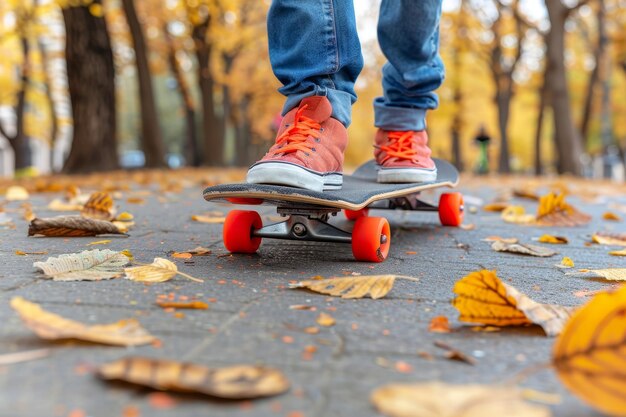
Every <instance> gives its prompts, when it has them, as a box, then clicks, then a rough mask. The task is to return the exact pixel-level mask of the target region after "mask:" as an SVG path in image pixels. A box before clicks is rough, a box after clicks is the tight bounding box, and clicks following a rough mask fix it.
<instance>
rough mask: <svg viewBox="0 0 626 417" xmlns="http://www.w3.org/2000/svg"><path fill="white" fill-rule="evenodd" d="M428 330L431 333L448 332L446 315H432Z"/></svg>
mask: <svg viewBox="0 0 626 417" xmlns="http://www.w3.org/2000/svg"><path fill="white" fill-rule="evenodd" d="M428 331H429V332H433V333H450V323H449V322H448V318H447V317H446V316H437V317H433V318H432V319H431V320H430V325H429V326H428Z"/></svg>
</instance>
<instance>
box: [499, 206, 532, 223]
mask: <svg viewBox="0 0 626 417" xmlns="http://www.w3.org/2000/svg"><path fill="white" fill-rule="evenodd" d="M500 216H501V217H502V219H503V220H504V221H505V222H507V223H518V224H527V223H532V222H534V221H535V216H533V215H532V214H526V210H525V209H524V207H522V206H509V207H507V208H506V209H504V210H503V211H502V214H501V215H500Z"/></svg>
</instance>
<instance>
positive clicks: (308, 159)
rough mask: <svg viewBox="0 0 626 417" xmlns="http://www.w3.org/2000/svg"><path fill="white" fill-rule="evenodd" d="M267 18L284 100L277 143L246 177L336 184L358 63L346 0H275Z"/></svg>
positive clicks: (358, 52) (321, 186) (291, 183)
mask: <svg viewBox="0 0 626 417" xmlns="http://www.w3.org/2000/svg"><path fill="white" fill-rule="evenodd" d="M267 25H268V35H269V36H268V37H269V46H270V60H271V61H272V69H273V70H274V74H276V77H277V78H278V79H279V80H280V81H281V82H282V83H283V87H282V88H280V90H279V91H280V92H281V93H282V94H284V95H285V96H286V97H287V100H286V103H285V107H284V109H283V115H284V118H283V120H282V122H281V125H280V128H279V129H278V134H277V137H276V143H275V144H274V145H273V146H272V147H271V148H270V150H269V151H268V153H267V154H266V155H265V156H264V157H263V158H262V159H261V160H260V161H258V162H257V163H255V164H254V165H252V166H251V167H250V169H249V170H248V174H247V176H246V181H247V182H250V183H263V184H267V183H269V184H279V185H289V186H294V187H301V188H307V189H311V190H315V191H322V190H324V189H338V188H341V185H342V184H343V175H342V172H343V155H344V151H345V148H346V145H347V142H348V135H347V126H348V125H349V124H350V119H351V111H352V104H353V103H354V101H355V100H356V94H355V92H354V83H355V81H356V78H357V76H358V75H359V73H360V71H361V69H362V67H363V58H362V56H361V47H360V43H359V39H358V36H357V31H356V22H355V17H354V6H353V4H352V0H274V1H273V2H272V5H271V7H270V11H269V14H268V20H267Z"/></svg>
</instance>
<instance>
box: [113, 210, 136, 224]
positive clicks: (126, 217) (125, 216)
mask: <svg viewBox="0 0 626 417" xmlns="http://www.w3.org/2000/svg"><path fill="white" fill-rule="evenodd" d="M134 218H135V216H133V215H132V214H130V213H129V212H127V211H123V212H121V213H120V214H118V215H117V217H116V218H115V220H117V221H118V222H129V221H131V220H133V219H134Z"/></svg>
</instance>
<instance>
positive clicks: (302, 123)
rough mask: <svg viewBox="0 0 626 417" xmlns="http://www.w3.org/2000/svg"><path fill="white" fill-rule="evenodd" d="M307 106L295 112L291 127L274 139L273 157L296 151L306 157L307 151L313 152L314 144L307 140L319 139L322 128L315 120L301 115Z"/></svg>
mask: <svg viewBox="0 0 626 417" xmlns="http://www.w3.org/2000/svg"><path fill="white" fill-rule="evenodd" d="M307 106H308V105H307V104H305V105H304V106H302V107H300V108H299V109H298V110H297V111H296V115H295V117H294V120H293V125H292V126H290V127H289V128H287V130H285V131H284V132H283V133H282V134H281V135H280V136H279V137H278V138H276V144H275V145H274V146H275V148H274V155H278V154H288V153H291V152H297V151H302V152H304V153H305V154H306V155H308V154H309V151H311V150H313V151H314V150H315V148H314V144H313V143H311V142H307V139H308V138H309V136H312V137H314V138H315V139H319V137H320V135H321V131H320V129H321V127H322V126H321V125H320V124H319V123H318V122H316V121H315V120H313V119H311V118H309V117H306V116H304V115H303V114H302V113H303V112H304V110H305V109H306V108H307Z"/></svg>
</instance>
